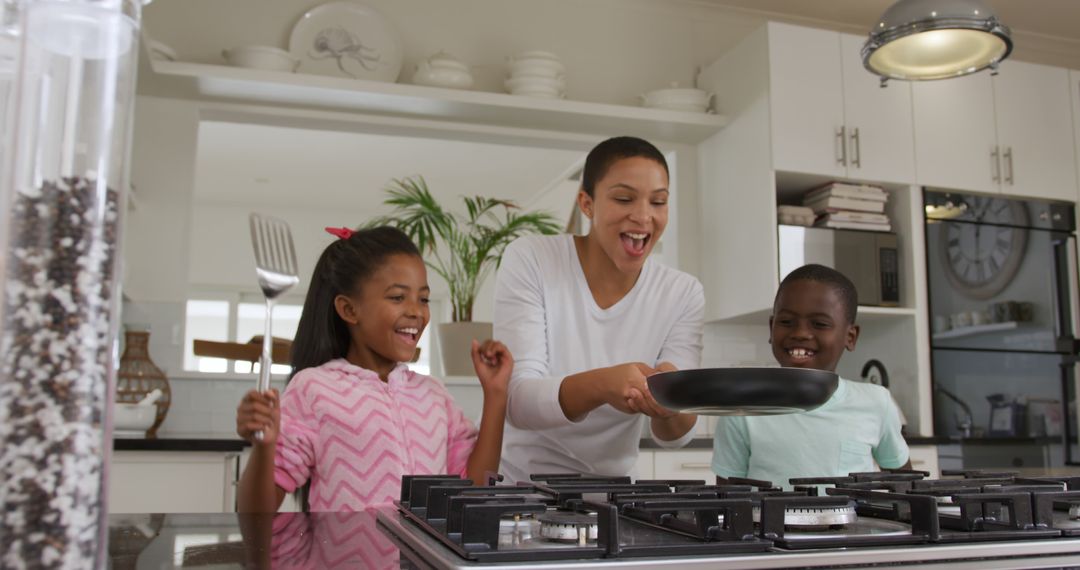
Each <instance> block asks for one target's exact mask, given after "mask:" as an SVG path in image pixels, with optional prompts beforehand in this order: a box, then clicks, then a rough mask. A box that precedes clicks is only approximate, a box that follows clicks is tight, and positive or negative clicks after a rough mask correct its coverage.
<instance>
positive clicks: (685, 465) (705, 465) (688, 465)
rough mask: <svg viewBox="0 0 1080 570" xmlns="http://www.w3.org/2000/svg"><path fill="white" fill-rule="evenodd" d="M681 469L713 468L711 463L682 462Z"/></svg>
mask: <svg viewBox="0 0 1080 570" xmlns="http://www.w3.org/2000/svg"><path fill="white" fill-rule="evenodd" d="M679 469H712V464H709V463H680V464H679Z"/></svg>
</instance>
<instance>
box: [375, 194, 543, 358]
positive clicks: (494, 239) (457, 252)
mask: <svg viewBox="0 0 1080 570" xmlns="http://www.w3.org/2000/svg"><path fill="white" fill-rule="evenodd" d="M386 192H387V195H388V196H387V198H386V200H385V201H384V202H383V203H384V204H386V205H389V206H393V207H394V210H393V211H392V212H391V213H390V214H389V215H387V216H381V217H379V218H376V219H375V220H372V221H371V222H370V223H369V225H372V226H374V225H390V226H394V227H397V228H398V229H400V230H402V231H404V232H405V233H406V234H408V236H409V237H410V238H412V240H413V241H414V242H416V245H417V247H419V248H420V251H421V253H423V254H424V258H425V260H426V261H425V262H426V264H427V266H428V267H430V268H431V270H432V271H434V272H435V273H436V274H438V275H439V277H442V278H443V280H445V281H446V284H447V285H448V286H449V288H450V304H451V306H452V309H453V311H452V321H453V322H451V323H443V324H440V325H439V326H438V337H439V347H440V350H439V352H440V354H441V356H442V363H443V373H444V374H447V375H450V376H455V375H456V376H465V375H469V374H472V368H473V367H472V360H471V358H470V356H469V344H470V343H471V342H472V339H474V338H475V339H479V340H483V339H485V338H489V337H490V336H491V323H476V322H472V314H473V306H474V304H475V302H476V294H477V292H478V291H479V290H480V286H481V285H482V284H483V283H484V280H485V279H487V277H488V276H489V275H490V274H491V272H492V271H493V270H494V269H495V268H497V267H498V265H499V262H500V261H501V260H502V255H503V250H505V249H506V246H507V245H509V244H510V242H512V241H514V240H515V239H517V238H518V237H519V236H522V235H526V234H534V233H539V234H555V233H558V232H559V231H560V226H559V224H558V223H557V222H556V220H555V218H554V217H553V216H551V215H550V214H548V213H546V212H521V211H520V209H519V208H518V206H516V205H515V204H514V203H513V202H510V201H509V200H500V199H497V198H487V197H484V196H472V197H469V196H465V197H462V201H463V202H464V204H465V213H464V214H461V213H457V212H451V211H449V210H447V209H445V208H443V207H442V205H440V204H439V202H438V201H437V200H436V199H435V197H434V196H432V195H431V192H430V191H429V190H428V186H427V182H425V181H424V178H423V177H422V176H414V177H409V178H403V179H395V180H393V181H392V182H391V183H390V185H389V186H388V187H387V188H386Z"/></svg>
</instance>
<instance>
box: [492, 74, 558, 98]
mask: <svg viewBox="0 0 1080 570" xmlns="http://www.w3.org/2000/svg"><path fill="white" fill-rule="evenodd" d="M504 85H505V86H506V88H507V90H509V91H510V92H511V93H518V92H522V91H531V92H550V93H552V94H553V95H557V94H559V93H561V92H562V91H563V89H565V88H566V84H565V83H564V82H563V81H561V80H558V79H548V78H545V77H511V78H509V79H507V80H506V82H505V83H504Z"/></svg>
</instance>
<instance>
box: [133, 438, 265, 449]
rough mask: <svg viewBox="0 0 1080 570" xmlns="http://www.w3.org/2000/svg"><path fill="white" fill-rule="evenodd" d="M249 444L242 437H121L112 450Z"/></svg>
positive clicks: (244, 445) (231, 447)
mask: <svg viewBox="0 0 1080 570" xmlns="http://www.w3.org/2000/svg"><path fill="white" fill-rule="evenodd" d="M250 446H251V444H250V443H248V442H247V441H244V440H242V439H223V438H213V437H207V438H199V437H159V438H157V439H145V438H123V437H118V438H115V439H113V450H114V451H222V452H239V451H243V449H244V448H245V447H250Z"/></svg>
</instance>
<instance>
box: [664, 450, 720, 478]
mask: <svg viewBox="0 0 1080 570" xmlns="http://www.w3.org/2000/svg"><path fill="white" fill-rule="evenodd" d="M712 453H713V452H712V449H702V450H697V449H691V450H686V449H683V450H678V451H666V450H657V451H656V453H655V457H654V458H653V468H654V472H653V477H654V478H656V479H701V480H704V481H705V482H706V483H710V484H711V483H713V482H715V481H716V474H714V473H713V471H712Z"/></svg>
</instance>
